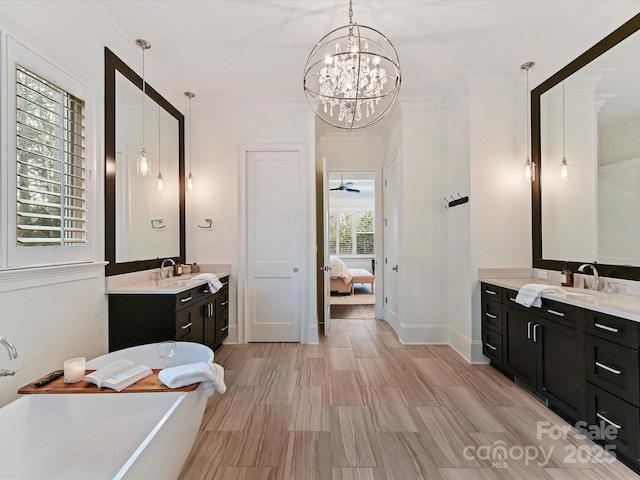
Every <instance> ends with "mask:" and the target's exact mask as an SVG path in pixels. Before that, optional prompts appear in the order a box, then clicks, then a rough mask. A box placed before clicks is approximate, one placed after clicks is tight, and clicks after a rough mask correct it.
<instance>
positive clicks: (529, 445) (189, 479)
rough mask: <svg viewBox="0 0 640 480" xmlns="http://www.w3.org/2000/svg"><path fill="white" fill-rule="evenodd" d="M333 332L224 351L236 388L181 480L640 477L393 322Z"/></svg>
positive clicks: (352, 324) (502, 383) (491, 378)
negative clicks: (404, 336)
mask: <svg viewBox="0 0 640 480" xmlns="http://www.w3.org/2000/svg"><path fill="white" fill-rule="evenodd" d="M332 322H333V323H332V328H331V332H330V335H329V336H328V337H322V338H321V342H320V344H319V345H300V344H291V343H284V344H278V343H262V344H248V345H237V346H230V345H225V346H223V347H222V348H221V349H220V350H219V351H218V353H216V362H218V363H220V364H221V365H222V366H223V367H224V368H225V369H226V373H225V380H226V383H227V387H228V389H227V392H226V393H225V394H224V395H219V394H217V393H216V394H214V396H213V397H211V398H210V399H209V403H208V405H207V409H206V412H205V415H204V419H203V422H202V425H201V427H200V431H199V433H198V437H197V439H196V443H195V445H194V447H193V450H192V452H191V455H190V457H189V459H188V460H187V463H186V465H185V467H184V469H183V471H182V474H181V476H180V479H181V480H203V479H216V480H218V479H225V480H283V479H286V480H314V479H326V480H381V479H397V480H414V479H443V480H476V479H482V480H485V479H494V478H495V479H528V480H539V479H540V480H578V479H586V480H600V479H609V480H622V479H637V478H639V477H638V476H637V475H636V474H635V473H633V472H632V471H631V470H630V469H628V468H627V467H626V466H624V465H623V464H622V463H620V462H619V461H613V463H604V462H603V461H602V460H603V458H604V457H603V456H601V455H600V453H601V452H602V450H601V449H599V447H596V446H595V444H593V443H591V442H590V441H588V440H584V439H580V437H579V436H578V432H577V431H576V430H573V429H570V430H569V431H568V433H566V434H565V435H561V434H559V432H560V431H561V430H560V428H562V427H563V426H568V424H567V423H566V422H565V421H564V420H562V419H561V418H560V417H558V416H557V415H555V414H554V413H553V412H551V411H550V410H548V409H547V408H546V407H545V406H544V405H542V404H541V403H540V402H539V401H538V400H536V399H535V398H533V397H532V396H531V395H530V394H529V393H527V392H526V391H524V390H523V389H521V388H520V387H518V386H517V385H515V384H514V383H512V382H511V381H509V380H508V379H506V378H505V377H504V376H502V375H501V374H500V373H498V372H497V371H496V370H495V369H493V368H492V367H490V366H485V365H470V364H468V363H467V362H466V361H465V360H464V359H463V358H462V357H460V356H459V355H458V354H457V353H456V352H455V351H454V350H453V349H452V348H450V347H448V346H438V345H430V346H403V345H402V344H401V343H400V342H399V341H398V339H397V337H396V336H395V334H394V333H393V331H392V330H391V328H390V327H389V325H387V324H386V323H385V322H383V321H380V320H374V319H361V318H348V319H334V320H332ZM540 428H545V431H542V430H540ZM548 431H550V432H551V433H546V432H548ZM558 437H564V438H558ZM500 453H502V454H503V455H502V457H501V458H500V457H499V454H500Z"/></svg>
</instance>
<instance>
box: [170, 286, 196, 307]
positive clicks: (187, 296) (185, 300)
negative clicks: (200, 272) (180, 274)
mask: <svg viewBox="0 0 640 480" xmlns="http://www.w3.org/2000/svg"><path fill="white" fill-rule="evenodd" d="M201 290H202V286H200V287H196V288H190V289H189V290H185V291H184V292H180V293H176V295H175V299H176V300H175V310H176V312H177V311H178V310H181V309H183V308H185V307H189V306H191V305H193V304H194V303H196V301H197V300H198V299H199V298H200V297H201V296H202V293H201Z"/></svg>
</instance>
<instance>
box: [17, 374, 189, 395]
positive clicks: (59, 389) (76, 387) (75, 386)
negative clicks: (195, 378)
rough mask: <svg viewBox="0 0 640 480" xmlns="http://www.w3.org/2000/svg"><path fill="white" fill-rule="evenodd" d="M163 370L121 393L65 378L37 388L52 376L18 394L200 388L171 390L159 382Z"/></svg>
mask: <svg viewBox="0 0 640 480" xmlns="http://www.w3.org/2000/svg"><path fill="white" fill-rule="evenodd" d="M160 370H161V369H159V368H158V369H155V368H154V369H152V371H153V373H152V374H151V375H149V376H148V377H145V378H143V379H142V380H140V381H138V382H137V383H134V384H133V385H129V386H128V387H127V388H125V389H124V390H122V391H121V392H117V391H115V390H112V389H111V388H98V387H96V386H95V385H94V384H93V383H89V382H85V381H84V380H80V381H79V382H76V383H64V376H61V377H58V378H56V379H55V380H53V381H51V382H49V383H47V384H46V385H43V386H41V387H36V386H35V383H36V382H37V381H38V380H40V379H42V378H45V377H48V376H49V375H50V374H47V375H43V376H42V377H40V378H38V379H36V380H34V381H33V382H32V383H30V384H28V385H25V386H24V387H22V388H20V389H19V390H18V393H23V394H32V393H144V392H191V391H193V390H195V389H196V388H198V385H200V384H199V383H194V384H191V385H187V386H186V387H180V388H169V387H167V386H166V385H165V384H164V383H162V382H161V381H160V380H158V372H160ZM93 371H94V370H87V371H86V373H87V374H89V373H91V372H93Z"/></svg>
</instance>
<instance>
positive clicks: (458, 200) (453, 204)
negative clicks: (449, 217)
mask: <svg viewBox="0 0 640 480" xmlns="http://www.w3.org/2000/svg"><path fill="white" fill-rule="evenodd" d="M449 196H450V197H451V200H447V198H446V197H445V200H446V201H447V204H446V205H445V206H444V208H451V207H457V206H458V205H462V204H463V203H467V202H468V201H469V197H468V196H467V197H463V196H462V195H460V194H459V193H458V198H454V197H453V195H449Z"/></svg>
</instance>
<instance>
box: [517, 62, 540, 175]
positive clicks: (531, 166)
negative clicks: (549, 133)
mask: <svg viewBox="0 0 640 480" xmlns="http://www.w3.org/2000/svg"><path fill="white" fill-rule="evenodd" d="M534 65H535V63H534V62H526V63H523V64H522V65H520V68H521V69H522V70H526V71H527V93H526V98H527V160H526V161H525V162H524V165H523V167H524V178H526V179H527V180H529V181H531V182H533V181H534V180H535V179H536V164H535V163H534V162H532V161H531V159H530V158H529V155H530V153H531V139H530V135H531V123H530V122H531V112H530V110H529V108H530V107H531V103H530V101H529V70H530V69H531V67H533V66H534Z"/></svg>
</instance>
